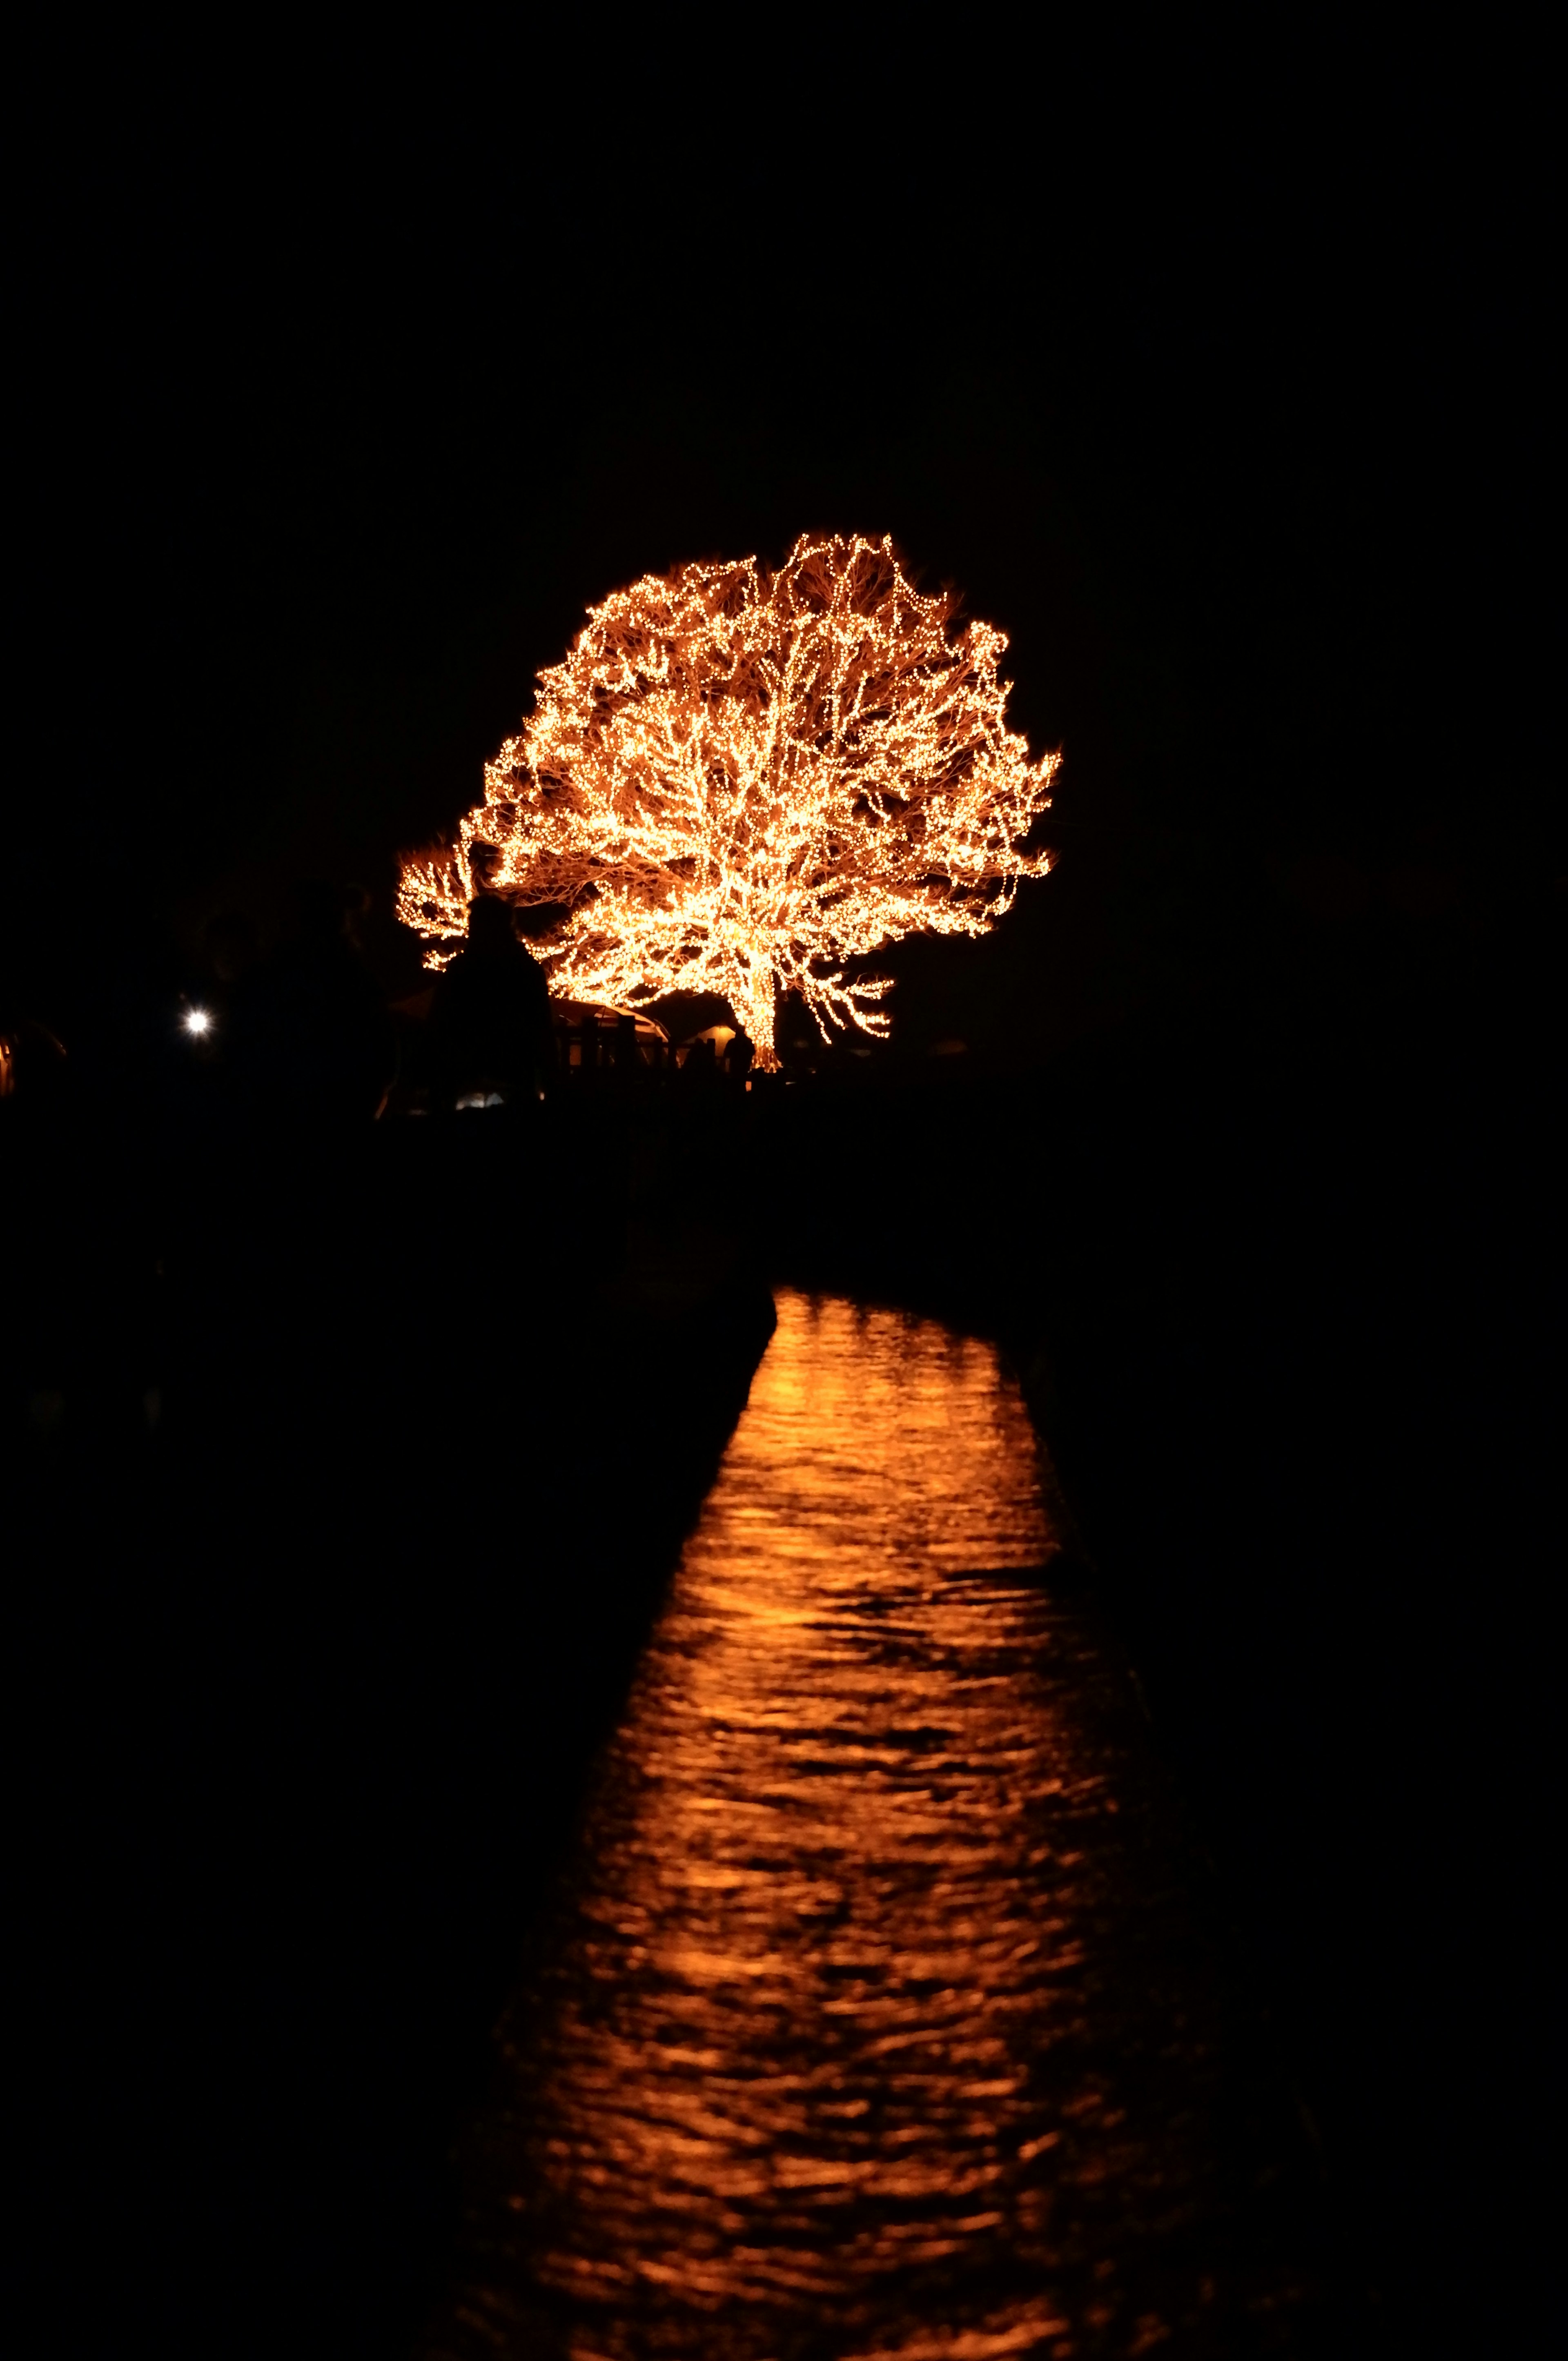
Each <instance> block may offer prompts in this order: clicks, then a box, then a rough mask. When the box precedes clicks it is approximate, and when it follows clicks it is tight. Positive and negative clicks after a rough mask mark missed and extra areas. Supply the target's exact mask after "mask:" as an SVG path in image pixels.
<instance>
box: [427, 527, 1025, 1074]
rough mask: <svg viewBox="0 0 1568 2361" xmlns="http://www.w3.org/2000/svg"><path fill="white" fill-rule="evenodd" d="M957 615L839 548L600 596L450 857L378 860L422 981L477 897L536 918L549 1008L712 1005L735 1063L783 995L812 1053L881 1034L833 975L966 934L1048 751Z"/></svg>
mask: <svg viewBox="0 0 1568 2361" xmlns="http://www.w3.org/2000/svg"><path fill="white" fill-rule="evenodd" d="M957 607H958V601H957V598H956V597H955V596H954V594H952V593H951V592H948V591H941V592H937V593H934V594H931V595H928V596H927V595H924V594H922V593H921V592H919V591H918V590H916V588H915V587H914V585H913V584H912V583H911V582H910V581H909V580H908V579H907V577H905V573H904V571H903V569H902V567H901V566H900V565H899V562H898V559H897V557H896V555H894V548H893V544H892V543H891V541H889V540H886V539H883V541H881V542H873V541H867V540H863V539H861V537H860V536H858V535H857V536H854V537H852V538H850V539H844V538H840V537H839V536H837V535H835V536H832V537H830V538H826V539H812V538H810V537H808V536H803V537H802V539H801V540H799V541H797V542H796V544H795V547H794V549H792V550H791V552H790V554H789V556H788V558H787V559H786V560H785V561H784V565H783V566H780V567H778V568H777V569H776V570H772V569H769V568H767V567H765V566H759V564H758V563H757V561H756V560H755V559H754V558H742V559H740V560H736V561H721V562H716V563H711V564H704V565H692V566H678V567H676V568H675V569H674V571H673V572H672V573H670V574H668V575H662V576H661V575H646V576H644V577H643V578H642V580H641V581H640V582H634V583H632V584H630V586H629V587H628V588H626V589H623V590H617V591H615V592H614V593H613V594H612V595H611V596H610V597H609V598H606V599H605V600H603V601H602V603H601V604H600V605H598V606H597V607H594V608H591V609H589V613H588V620H587V625H586V627H585V628H584V630H583V631H581V632H580V633H579V635H578V637H577V639H576V642H575V643H574V644H573V646H572V648H571V650H570V651H569V653H567V655H566V657H565V661H564V662H563V663H561V664H555V665H553V666H552V667H550V668H549V669H548V670H547V671H545V672H543V673H542V674H541V675H540V678H539V686H538V691H537V694H536V696H535V699H534V706H533V711H532V715H531V716H530V717H529V718H528V719H526V720H525V721H524V723H523V726H522V728H521V730H520V731H519V733H518V735H517V736H516V737H514V738H509V739H508V740H507V741H506V743H505V745H503V746H502V748H501V750H500V752H499V754H498V755H497V756H496V758H495V760H494V761H493V762H492V763H488V764H487V765H486V768H485V800H484V802H483V803H482V804H479V805H478V806H477V807H475V809H474V810H472V811H470V812H468V813H467V814H466V815H465V817H464V818H463V819H462V821H461V822H460V824H459V827H458V831H457V840H456V842H455V844H453V845H449V846H444V847H441V848H438V849H437V850H436V851H431V852H424V853H420V854H415V855H411V856H410V857H409V858H408V859H407V860H406V861H405V862H404V864H403V871H402V880H401V884H400V893H399V897H398V915H399V917H400V918H401V919H402V920H403V922H404V923H405V924H406V925H408V926H410V927H411V928H414V929H415V930H416V931H417V932H418V933H419V934H420V935H421V936H422V938H423V939H424V941H425V943H426V945H427V950H426V953H425V964H426V966H427V967H436V968H439V967H443V966H444V965H445V963H446V962H447V961H448V960H449V959H450V958H451V957H452V956H453V953H454V951H455V949H456V946H457V944H458V943H459V941H460V940H461V939H462V938H463V936H464V935H465V934H466V930H467V921H468V906H469V904H470V903H471V901H472V900H473V898H474V896H475V895H476V894H477V893H480V892H488V893H494V894H499V895H504V896H505V897H506V898H507V899H508V900H510V902H512V903H513V904H514V905H515V906H518V907H520V908H522V909H532V910H533V911H535V912H537V913H539V914H540V923H538V924H537V925H536V928H535V934H536V938H537V939H536V940H535V943H534V949H535V950H536V952H537V954H538V956H539V958H540V960H541V961H543V964H544V967H545V969H546V971H547V972H548V975H549V979H550V983H551V988H552V990H553V991H554V992H555V993H557V994H563V995H565V996H568V997H571V998H575V999H578V1000H588V1001H598V1002H600V1003H609V1004H610V1005H617V1006H620V1007H622V1008H630V1009H635V1008H641V1007H645V1006H646V1005H648V1004H649V1003H650V1002H652V1001H655V1000H657V999H658V998H659V997H660V996H661V995H662V994H665V993H668V992H673V991H704V992H716V993H718V994H722V995H723V997H724V998H725V999H726V1000H727V1001H728V1002H729V1005H730V1007H731V1008H732V1009H733V1011H734V1012H735V1015H736V1016H737V1017H738V1018H739V1019H740V1023H741V1024H742V1025H743V1026H744V1027H745V1029H746V1031H747V1033H748V1034H749V1035H750V1036H751V1040H752V1042H753V1043H754V1045H755V1048H756V1053H757V1054H756V1062H757V1064H758V1065H759V1067H761V1068H763V1069H769V1068H773V1067H774V1066H776V1065H777V1063H778V1059H777V1053H776V1049H775V1046H774V1025H775V1017H776V1014H777V1010H778V1005H779V999H780V995H781V994H784V993H787V992H789V991H791V990H793V991H795V992H798V993H799V994H800V995H801V997H802V999H803V1000H804V1002H805V1003H806V1006H807V1007H808V1008H809V1009H810V1011H811V1013H812V1016H813V1017H814V1018H815V1019H816V1022H817V1027H818V1028H819V1030H820V1031H821V1033H822V1035H823V1038H824V1039H830V1038H831V1037H832V1034H833V1032H834V1031H835V1030H839V1029H843V1028H845V1027H859V1028H860V1029H861V1031H863V1032H865V1033H868V1034H871V1035H873V1036H880V1035H884V1034H885V1033H886V1032H887V1030H888V1025H889V1020H888V1016H887V1014H886V1012H885V1010H883V1009H882V1008H880V1007H879V1006H878V1003H879V1002H880V1001H881V1000H882V999H883V997H884V995H885V994H887V992H888V991H889V990H890V989H891V984H890V982H889V980H888V979H887V978H885V977H875V976H868V975H865V974H861V973H859V972H856V973H854V974H852V975H851V974H850V973H849V972H847V970H848V969H849V968H850V966H851V965H852V964H853V963H854V962H857V961H860V960H861V959H863V958H865V957H866V956H868V955H869V954H871V953H872V952H874V951H875V950H878V949H880V948H882V947H883V946H885V945H886V944H888V943H891V942H895V941H897V940H898V939H900V937H902V936H905V935H908V934H912V933H916V932H920V931H928V932H932V933H936V934H945V935H946V934H966V935H981V934H983V933H984V932H985V931H986V930H987V928H990V927H992V926H993V925H994V924H995V922H996V920H997V919H998V918H999V917H1001V916H1002V915H1003V912H1004V911H1005V910H1007V909H1008V908H1009V907H1010V906H1011V905H1012V901H1013V897H1014V894H1015V892H1016V890H1017V886H1018V883H1019V881H1020V879H1021V878H1024V877H1034V876H1039V875H1042V874H1043V873H1045V871H1046V869H1047V867H1048V866H1049V860H1048V855H1047V853H1045V852H1044V851H1028V850H1026V849H1025V848H1026V846H1027V843H1028V840H1029V838H1030V835H1031V832H1032V831H1033V829H1034V828H1035V825H1036V821H1037V820H1038V819H1039V818H1040V816H1041V814H1042V813H1043V812H1044V811H1045V810H1046V808H1047V806H1048V804H1049V802H1050V787H1051V781H1052V778H1053V776H1054V774H1055V773H1056V770H1057V766H1058V762H1059V760H1060V758H1059V756H1058V755H1056V754H1047V755H1044V756H1042V757H1041V758H1040V759H1039V760H1038V761H1036V762H1031V761H1030V759H1029V750H1028V747H1027V744H1026V743H1025V740H1024V739H1023V738H1021V737H1019V736H1018V735H1017V734H1016V733H1015V732H1014V731H1011V730H1008V729H1007V727H1006V723H1005V718H1004V709H1005V706H1006V701H1007V690H1006V687H1005V686H1004V685H1003V684H1002V683H1001V682H999V681H998V679H997V665H998V664H999V662H1000V660H1001V657H1002V655H1003V651H1004V650H1005V648H1006V645H1007V642H1006V639H1005V637H1004V635H1003V633H1002V632H1001V631H996V630H994V629H993V628H992V625H990V624H989V623H982V622H968V623H965V624H963V625H962V626H961V628H959V627H956V614H957Z"/></svg>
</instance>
